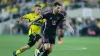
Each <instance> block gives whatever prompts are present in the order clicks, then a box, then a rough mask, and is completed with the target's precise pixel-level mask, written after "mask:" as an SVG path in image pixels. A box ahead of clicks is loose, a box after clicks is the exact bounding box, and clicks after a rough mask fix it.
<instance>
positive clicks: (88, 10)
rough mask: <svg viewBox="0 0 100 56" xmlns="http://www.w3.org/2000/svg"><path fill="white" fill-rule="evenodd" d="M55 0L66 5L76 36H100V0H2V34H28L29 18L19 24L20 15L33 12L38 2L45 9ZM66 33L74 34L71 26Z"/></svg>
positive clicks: (0, 1) (68, 34)
mask: <svg viewBox="0 0 100 56" xmlns="http://www.w3.org/2000/svg"><path fill="white" fill-rule="evenodd" d="M55 1H59V2H61V3H62V4H63V6H64V7H65V11H66V13H67V17H66V18H67V19H68V21H69V23H70V24H71V25H72V27H73V28H74V30H75V34H74V36H100V16H99V15H100V0H0V34H27V32H28V29H29V28H28V27H27V26H26V22H27V20H26V22H23V24H22V25H19V24H18V20H19V19H20V17H21V16H22V15H25V14H27V13H29V12H31V10H32V8H33V7H34V5H35V4H37V3H39V4H40V5H41V6H42V8H43V10H45V9H49V8H50V7H52V4H53V3H54V2H55ZM65 35H66V36H71V35H72V34H71V33H70V31H69V28H67V29H66V32H65Z"/></svg>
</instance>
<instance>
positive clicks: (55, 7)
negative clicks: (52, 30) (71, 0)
mask: <svg viewBox="0 0 100 56" xmlns="http://www.w3.org/2000/svg"><path fill="white" fill-rule="evenodd" d="M61 8H62V5H61V4H60V3H59V2H55V3H54V5H53V10H54V11H55V12H56V13H57V12H59V11H61Z"/></svg>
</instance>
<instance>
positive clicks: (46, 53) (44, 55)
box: [42, 37, 55, 56]
mask: <svg viewBox="0 0 100 56" xmlns="http://www.w3.org/2000/svg"><path fill="white" fill-rule="evenodd" d="M49 43H50V47H49V49H47V50H45V52H44V53H43V54H42V56H48V55H49V54H50V53H51V52H52V49H53V47H54V44H55V37H51V38H49Z"/></svg>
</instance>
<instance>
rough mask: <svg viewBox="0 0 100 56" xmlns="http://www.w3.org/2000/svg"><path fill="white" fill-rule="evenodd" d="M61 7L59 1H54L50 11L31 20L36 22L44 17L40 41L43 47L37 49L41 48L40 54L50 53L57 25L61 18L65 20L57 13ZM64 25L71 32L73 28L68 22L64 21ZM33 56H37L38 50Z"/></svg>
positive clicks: (44, 55) (46, 54)
mask: <svg viewBox="0 0 100 56" xmlns="http://www.w3.org/2000/svg"><path fill="white" fill-rule="evenodd" d="M61 7H62V5H61V4H60V3H59V2H55V3H54V6H53V10H52V12H49V13H46V14H44V15H42V16H41V17H40V18H38V19H37V20H35V21H33V22H32V23H36V22H37V21H38V20H41V19H46V22H45V27H44V30H43V36H42V43H43V47H44V48H43V49H40V50H39V51H40V52H41V50H44V53H43V54H42V56H48V55H49V54H50V53H51V51H52V49H53V47H54V44H55V38H56V29H57V26H58V24H59V23H60V22H61V21H62V20H65V18H64V15H63V14H61V13H59V11H60V9H61ZM32 23H31V24H32ZM66 25H67V26H68V27H69V28H70V29H71V32H72V33H73V32H74V30H73V28H72V27H71V26H70V24H69V23H66ZM35 56H39V52H38V53H37V55H35Z"/></svg>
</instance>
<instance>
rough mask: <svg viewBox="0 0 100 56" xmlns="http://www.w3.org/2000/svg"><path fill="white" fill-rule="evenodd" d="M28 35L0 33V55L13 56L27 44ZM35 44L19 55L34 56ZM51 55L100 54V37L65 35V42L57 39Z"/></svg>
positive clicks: (95, 55)
mask: <svg viewBox="0 0 100 56" xmlns="http://www.w3.org/2000/svg"><path fill="white" fill-rule="evenodd" d="M27 42H28V36H25V35H0V56H13V55H12V52H13V51H14V50H17V49H19V48H20V47H22V46H24V45H26V44H27ZM34 49H35V46H33V47H32V48H31V49H30V50H27V51H25V52H24V53H22V54H20V55H19V56H33V55H34ZM50 56H100V38H99V37H98V38H97V37H64V43H63V44H60V45H58V44H57V41H56V44H55V47H54V50H53V52H52V53H51V54H50Z"/></svg>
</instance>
